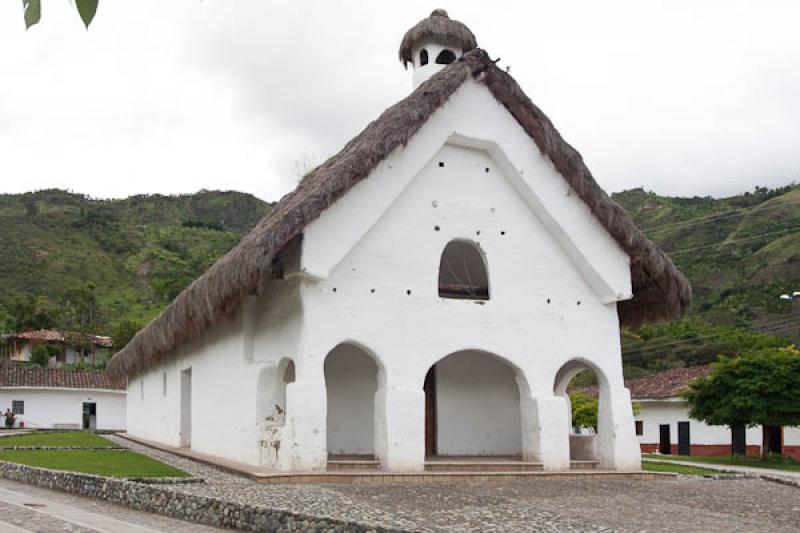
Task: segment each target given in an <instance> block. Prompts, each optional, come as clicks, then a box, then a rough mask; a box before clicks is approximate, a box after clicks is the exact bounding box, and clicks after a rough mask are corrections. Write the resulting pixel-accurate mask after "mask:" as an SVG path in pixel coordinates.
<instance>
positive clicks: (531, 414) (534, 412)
mask: <svg viewBox="0 0 800 533" xmlns="http://www.w3.org/2000/svg"><path fill="white" fill-rule="evenodd" d="M568 409H569V406H568V405H567V402H566V400H564V398H562V397H561V396H540V397H538V398H530V397H528V398H525V399H524V400H523V401H522V402H521V404H520V414H521V416H522V422H523V425H522V430H523V432H522V446H523V450H522V454H523V458H524V459H525V460H535V461H541V463H542V466H543V467H544V469H545V470H565V469H568V468H569V466H570V463H569V432H568V431H566V430H565V429H566V426H567V424H568V423H569V411H568Z"/></svg>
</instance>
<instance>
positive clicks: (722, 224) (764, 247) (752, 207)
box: [613, 185, 800, 377]
mask: <svg viewBox="0 0 800 533" xmlns="http://www.w3.org/2000/svg"><path fill="white" fill-rule="evenodd" d="M613 198H614V200H616V201H617V202H619V203H620V204H621V205H622V206H623V207H625V209H626V210H627V211H628V212H629V213H630V214H631V215H632V216H633V218H634V220H635V221H636V223H637V224H638V225H639V227H640V228H642V229H643V230H644V232H645V233H646V234H647V235H648V237H650V238H651V239H653V240H654V241H655V242H656V243H658V244H659V245H660V246H661V247H662V248H663V249H664V250H665V251H666V252H668V253H669V255H670V257H672V259H673V261H674V262H675V264H676V265H677V266H678V268H680V269H681V271H682V272H683V273H684V274H686V275H687V277H688V278H689V280H690V281H691V284H692V290H693V294H694V302H693V305H692V309H691V311H690V313H689V316H688V317H687V318H686V319H685V320H682V321H680V322H675V323H668V324H655V325H648V326H645V327H643V328H641V329H640V330H639V331H636V332H633V331H624V332H623V336H622V342H623V361H624V363H625V370H626V375H627V376H628V377H635V376H638V375H643V374H646V373H652V372H656V371H659V370H663V369H666V368H671V367H680V366H693V365H698V364H706V363H709V362H712V361H714V360H716V358H717V356H718V355H727V356H735V355H738V354H740V353H742V352H745V351H752V350H758V349H761V348H769V347H779V346H786V345H788V344H790V342H798V341H800V309H797V308H795V309H794V310H793V309H792V305H791V304H790V303H787V302H786V301H782V300H780V299H779V295H780V294H782V293H786V292H791V291H793V290H800V289H799V287H800V186H797V185H788V186H786V187H780V188H777V189H767V188H764V187H757V188H756V189H755V190H754V191H753V192H752V193H750V192H748V193H745V194H742V195H738V196H733V197H730V198H722V199H715V198H711V197H693V198H675V197H664V196H659V195H657V194H655V193H652V192H645V191H644V190H642V189H633V190H630V191H625V192H622V193H619V194H615V195H613ZM795 305H797V304H795Z"/></svg>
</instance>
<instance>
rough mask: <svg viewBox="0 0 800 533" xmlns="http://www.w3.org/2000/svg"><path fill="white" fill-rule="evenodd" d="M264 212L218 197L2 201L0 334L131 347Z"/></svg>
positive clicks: (65, 196)
mask: <svg viewBox="0 0 800 533" xmlns="http://www.w3.org/2000/svg"><path fill="white" fill-rule="evenodd" d="M269 207H270V206H269V204H267V203H265V202H262V201H261V200H259V199H257V198H255V197H253V196H251V195H249V194H242V193H238V192H218V191H200V192H199V193H196V194H191V195H182V196H161V195H151V196H133V197H130V198H126V199H123V200H94V199H91V198H89V197H86V196H83V195H79V194H73V193H69V192H65V191H61V190H45V191H38V192H34V193H26V194H20V195H0V329H2V330H3V331H6V332H7V331H21V330H24V329H26V328H58V329H66V330H72V331H78V332H90V333H99V334H107V335H111V334H114V335H117V334H119V335H121V336H122V337H127V339H129V338H130V336H132V333H131V330H133V332H135V330H136V329H138V327H140V326H141V325H142V324H144V323H146V322H147V321H148V320H150V319H151V318H152V317H153V316H155V315H156V314H157V313H159V312H160V311H161V310H162V309H163V308H164V307H165V306H166V305H167V304H168V303H169V302H170V301H171V300H172V299H173V298H174V297H175V296H176V295H177V294H178V293H179V292H180V291H181V290H182V289H183V288H184V287H185V286H186V285H188V284H189V283H191V281H192V280H194V279H195V278H196V277H197V276H199V275H200V274H201V273H203V272H204V271H205V270H206V269H207V268H208V267H209V266H210V265H211V264H212V263H213V262H214V261H215V260H216V259H217V258H218V257H220V256H221V255H222V254H224V253H225V252H227V251H228V250H229V249H230V248H231V247H233V246H234V245H235V244H236V243H238V242H239V240H240V239H241V237H242V235H244V233H246V232H247V231H248V230H249V229H250V228H251V227H253V226H254V225H255V223H256V222H257V221H258V220H259V219H260V218H261V217H262V216H264V214H265V213H266V212H267V211H268V209H269ZM127 339H124V340H125V342H127ZM123 344H124V343H123Z"/></svg>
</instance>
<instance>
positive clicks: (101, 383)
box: [0, 366, 127, 390]
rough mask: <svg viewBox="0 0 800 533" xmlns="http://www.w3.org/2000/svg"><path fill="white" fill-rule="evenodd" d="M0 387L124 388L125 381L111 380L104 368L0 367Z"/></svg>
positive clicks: (125, 385)
mask: <svg viewBox="0 0 800 533" xmlns="http://www.w3.org/2000/svg"><path fill="white" fill-rule="evenodd" d="M0 387H62V388H68V389H113V390H125V389H126V388H127V383H126V380H125V379H122V380H121V381H115V380H112V379H111V378H110V377H109V376H108V374H107V373H106V372H105V371H104V370H72V369H66V368H22V367H13V366H4V367H0Z"/></svg>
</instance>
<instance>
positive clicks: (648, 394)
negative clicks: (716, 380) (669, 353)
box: [625, 366, 711, 399]
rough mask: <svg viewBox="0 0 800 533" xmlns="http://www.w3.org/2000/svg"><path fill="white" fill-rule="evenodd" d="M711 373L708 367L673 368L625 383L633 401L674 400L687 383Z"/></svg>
mask: <svg viewBox="0 0 800 533" xmlns="http://www.w3.org/2000/svg"><path fill="white" fill-rule="evenodd" d="M710 372H711V367H710V366H695V367H691V368H673V369H670V370H665V371H664V372H659V373H658V374H653V375H652V376H644V377H641V378H636V379H629V380H626V381H625V386H626V387H628V389H630V391H631V398H633V399H645V398H653V399H662V398H674V397H676V396H678V395H680V394H681V393H682V392H684V391H686V390H687V389H688V388H689V382H691V381H693V380H695V379H697V378H702V377H706V376H707V375H708V374H709V373H710Z"/></svg>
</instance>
